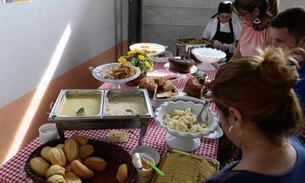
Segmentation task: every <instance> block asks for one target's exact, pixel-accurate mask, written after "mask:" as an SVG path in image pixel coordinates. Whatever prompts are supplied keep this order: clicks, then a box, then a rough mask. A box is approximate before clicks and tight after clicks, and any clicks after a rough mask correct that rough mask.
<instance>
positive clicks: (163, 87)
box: [139, 76, 176, 98]
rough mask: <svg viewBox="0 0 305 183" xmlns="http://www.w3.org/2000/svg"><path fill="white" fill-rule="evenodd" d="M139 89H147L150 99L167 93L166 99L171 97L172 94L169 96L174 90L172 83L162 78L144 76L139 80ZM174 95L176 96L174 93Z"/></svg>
mask: <svg viewBox="0 0 305 183" xmlns="http://www.w3.org/2000/svg"><path fill="white" fill-rule="evenodd" d="M139 87H140V88H144V89H147V92H148V94H149V97H150V98H158V97H156V96H158V94H159V93H162V92H165V93H168V95H166V96H168V98H171V96H173V94H171V92H172V90H173V89H174V85H173V82H172V81H171V80H168V79H166V78H164V77H155V76H146V77H144V78H142V79H141V80H140V84H139ZM175 92H176V91H175ZM174 95H176V93H175V94H174ZM160 98H163V97H160Z"/></svg>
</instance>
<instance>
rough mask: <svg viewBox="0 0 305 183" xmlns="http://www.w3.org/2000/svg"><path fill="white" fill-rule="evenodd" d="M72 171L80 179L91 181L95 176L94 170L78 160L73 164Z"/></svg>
mask: <svg viewBox="0 0 305 183" xmlns="http://www.w3.org/2000/svg"><path fill="white" fill-rule="evenodd" d="M71 169H72V171H73V172H74V173H75V174H76V175H77V176H79V177H80V178H84V179H90V178H91V177H93V175H94V173H93V171H92V170H90V169H89V168H88V167H86V166H85V165H84V164H82V163H81V162H80V161H79V160H77V159H76V160H73V161H72V162H71Z"/></svg>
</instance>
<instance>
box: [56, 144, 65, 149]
mask: <svg viewBox="0 0 305 183" xmlns="http://www.w3.org/2000/svg"><path fill="white" fill-rule="evenodd" d="M64 145H65V144H57V145H56V147H60V148H61V149H63V148H64Z"/></svg>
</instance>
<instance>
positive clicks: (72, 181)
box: [64, 172, 82, 183]
mask: <svg viewBox="0 0 305 183" xmlns="http://www.w3.org/2000/svg"><path fill="white" fill-rule="evenodd" d="M64 178H65V180H66V183H82V180H81V179H80V178H79V177H78V176H77V175H76V174H75V173H74V172H67V173H66V174H65V175H64Z"/></svg>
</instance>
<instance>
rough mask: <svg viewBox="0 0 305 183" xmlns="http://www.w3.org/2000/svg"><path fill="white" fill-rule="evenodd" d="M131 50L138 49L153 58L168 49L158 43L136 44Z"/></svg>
mask: <svg viewBox="0 0 305 183" xmlns="http://www.w3.org/2000/svg"><path fill="white" fill-rule="evenodd" d="M129 49H130V50H134V49H138V50H142V51H144V52H146V53H147V54H148V55H150V56H153V55H157V54H160V53H162V52H164V51H165V49H166V47H165V46H163V45H161V44H157V43H136V44H133V45H131V46H130V47H129Z"/></svg>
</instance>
